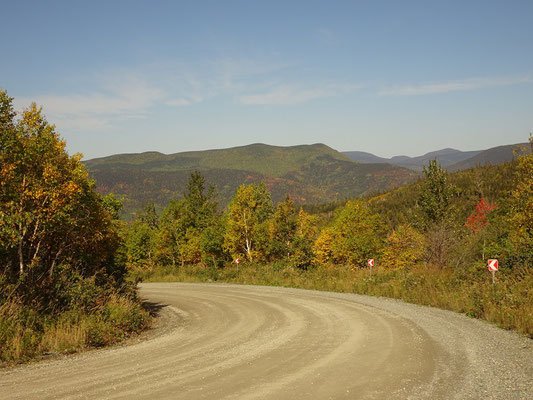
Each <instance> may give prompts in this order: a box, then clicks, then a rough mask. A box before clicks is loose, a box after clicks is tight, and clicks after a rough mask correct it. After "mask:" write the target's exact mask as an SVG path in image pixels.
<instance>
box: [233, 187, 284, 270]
mask: <svg viewBox="0 0 533 400" xmlns="http://www.w3.org/2000/svg"><path fill="white" fill-rule="evenodd" d="M273 208H274V207H273V205H272V200H271V198H270V193H269V192H268V190H267V188H266V186H265V185H264V184H263V183H260V184H251V185H248V186H247V185H241V186H240V187H239V189H237V192H236V194H235V197H234V198H233V199H232V201H231V203H230V205H229V207H228V223H227V230H226V235H225V238H224V247H225V248H226V249H227V251H228V252H229V253H230V254H231V255H232V256H233V257H240V256H242V255H245V256H246V257H247V258H248V260H249V261H253V260H254V259H256V258H261V257H264V253H265V248H266V243H267V240H268V226H267V223H268V220H269V218H270V217H271V216H272V214H273V211H274V210H273Z"/></svg>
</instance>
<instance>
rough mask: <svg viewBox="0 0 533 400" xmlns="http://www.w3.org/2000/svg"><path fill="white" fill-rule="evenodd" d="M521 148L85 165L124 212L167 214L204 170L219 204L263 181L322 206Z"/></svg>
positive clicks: (247, 150) (133, 157)
mask: <svg viewBox="0 0 533 400" xmlns="http://www.w3.org/2000/svg"><path fill="white" fill-rule="evenodd" d="M515 146H516V145H509V146H499V147H495V148H491V149H488V150H484V151H481V150H480V151H466V152H463V151H460V150H455V149H443V150H439V151H435V152H431V153H428V154H425V155H423V156H420V157H407V156H396V157H392V158H390V159H387V158H381V157H378V156H375V155H373V154H370V153H364V152H357V151H352V152H343V153H341V152H338V151H337V150H334V149H332V148H331V147H328V146H326V145H325V144H320V143H318V144H312V145H300V146H290V147H279V146H271V145H267V144H262V143H255V144H251V145H247V146H239V147H233V148H228V149H216V150H205V151H192V152H181V153H174V154H163V153H159V152H145V153H134V154H116V155H112V156H108V157H102V158H95V159H92V160H88V161H85V164H86V166H87V168H88V170H89V173H90V175H91V177H92V178H94V179H95V181H96V185H97V188H98V190H99V191H100V192H102V193H110V192H113V193H115V194H116V195H118V196H119V197H122V198H123V200H124V208H125V212H126V214H129V215H131V213H133V212H135V211H136V210H138V209H140V208H142V207H143V206H144V205H145V204H146V203H147V202H154V203H155V204H156V206H157V207H158V208H159V209H161V208H162V207H164V206H166V204H167V203H168V201H169V200H170V199H171V198H176V197H181V196H182V194H183V191H184V189H185V187H186V185H187V181H188V179H189V177H190V174H191V173H192V172H193V171H199V172H200V173H201V174H202V175H203V176H204V177H205V180H206V184H207V185H213V186H215V189H216V193H217V194H218V200H219V202H220V204H221V205H225V204H227V203H228V202H229V201H230V200H231V198H232V197H233V195H234V194H235V191H236V189H237V188H238V187H239V186H240V185H241V184H243V183H247V184H249V183H259V182H264V183H265V184H266V186H267V188H268V189H269V190H270V192H271V193H272V199H273V201H274V202H278V201H280V200H282V199H283V198H284V197H285V196H286V195H287V194H289V195H290V196H291V198H292V199H293V200H294V201H295V202H296V203H299V204H313V203H324V202H330V201H338V200H342V199H346V198H350V197H356V196H360V195H366V194H371V193H376V192H381V191H386V190H390V189H393V188H396V187H399V186H403V185H406V184H408V183H410V182H412V181H414V180H416V179H417V178H418V177H419V176H420V171H421V170H422V169H423V166H425V165H427V164H428V162H429V160H432V159H437V160H438V161H439V163H440V164H441V165H442V166H443V167H444V168H447V169H448V170H450V171H457V170H461V169H467V168H470V167H474V166H476V165H480V164H481V165H483V164H486V163H493V164H498V163H501V162H505V161H510V160H511V159H512V157H513V152H512V149H513V147H515Z"/></svg>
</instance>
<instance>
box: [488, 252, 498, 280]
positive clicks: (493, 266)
mask: <svg viewBox="0 0 533 400" xmlns="http://www.w3.org/2000/svg"><path fill="white" fill-rule="evenodd" d="M489 271H490V273H491V274H492V286H494V285H495V283H496V271H498V259H497V258H491V259H489Z"/></svg>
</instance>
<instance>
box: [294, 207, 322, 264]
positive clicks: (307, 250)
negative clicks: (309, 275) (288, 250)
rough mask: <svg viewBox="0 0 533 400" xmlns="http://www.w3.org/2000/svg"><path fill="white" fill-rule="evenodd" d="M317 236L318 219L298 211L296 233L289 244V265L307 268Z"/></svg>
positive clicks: (310, 261)
mask: <svg viewBox="0 0 533 400" xmlns="http://www.w3.org/2000/svg"><path fill="white" fill-rule="evenodd" d="M317 236H318V217H317V216H315V215H309V214H307V213H306V212H305V211H304V210H302V209H300V212H299V213H298V219H297V221H296V231H295V234H294V237H293V240H292V243H291V246H292V254H291V257H290V260H291V263H292V264H293V265H295V266H297V267H299V268H307V267H308V266H310V265H311V263H312V261H313V245H314V243H315V240H316V239H317Z"/></svg>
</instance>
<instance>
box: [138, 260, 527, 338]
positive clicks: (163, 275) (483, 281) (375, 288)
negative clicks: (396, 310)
mask: <svg viewBox="0 0 533 400" xmlns="http://www.w3.org/2000/svg"><path fill="white" fill-rule="evenodd" d="M531 272H532V271H531V270H523V271H520V272H517V271H515V272H513V273H505V272H502V273H501V274H499V275H498V278H497V279H498V280H497V283H496V285H495V286H494V287H493V286H492V284H491V281H490V274H489V273H488V272H486V271H485V269H484V268H482V267H480V268H479V269H466V270H460V271H452V270H449V269H448V270H434V269H430V270H428V269H426V268H424V267H416V268H413V269H410V270H403V271H385V270H382V269H380V268H377V269H375V271H374V273H373V276H372V277H370V275H369V272H368V270H362V269H357V270H354V269H351V268H349V267H344V266H333V265H319V266H317V267H314V268H311V269H309V270H301V269H298V268H294V267H292V266H290V265H286V264H284V263H273V264H267V265H264V264H244V265H241V266H240V267H239V271H238V272H237V270H236V268H235V266H228V267H225V268H221V269H216V270H215V269H213V268H212V267H205V266H203V265H196V266H185V267H183V268H174V267H171V266H166V267H163V266H162V267H157V268H154V269H152V270H142V269H133V270H132V271H131V272H130V277H131V279H136V280H143V281H144V282H225V283H235V284H245V285H267V286H283V287H294V288H302V289H313V290H324V291H333V292H346V293H358V294H365V295H371V296H384V297H391V298H395V299H400V300H403V301H406V302H409V303H415V304H421V305H426V306H432V307H438V308H442V309H446V310H451V311H456V312H459V313H463V314H466V315H468V316H470V317H473V318H480V319H484V320H486V321H488V322H491V323H493V324H495V325H497V326H499V327H501V328H504V329H509V330H514V331H517V332H519V333H522V334H524V335H527V336H528V337H530V338H533V293H532V292H533V274H532V273H531Z"/></svg>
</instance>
